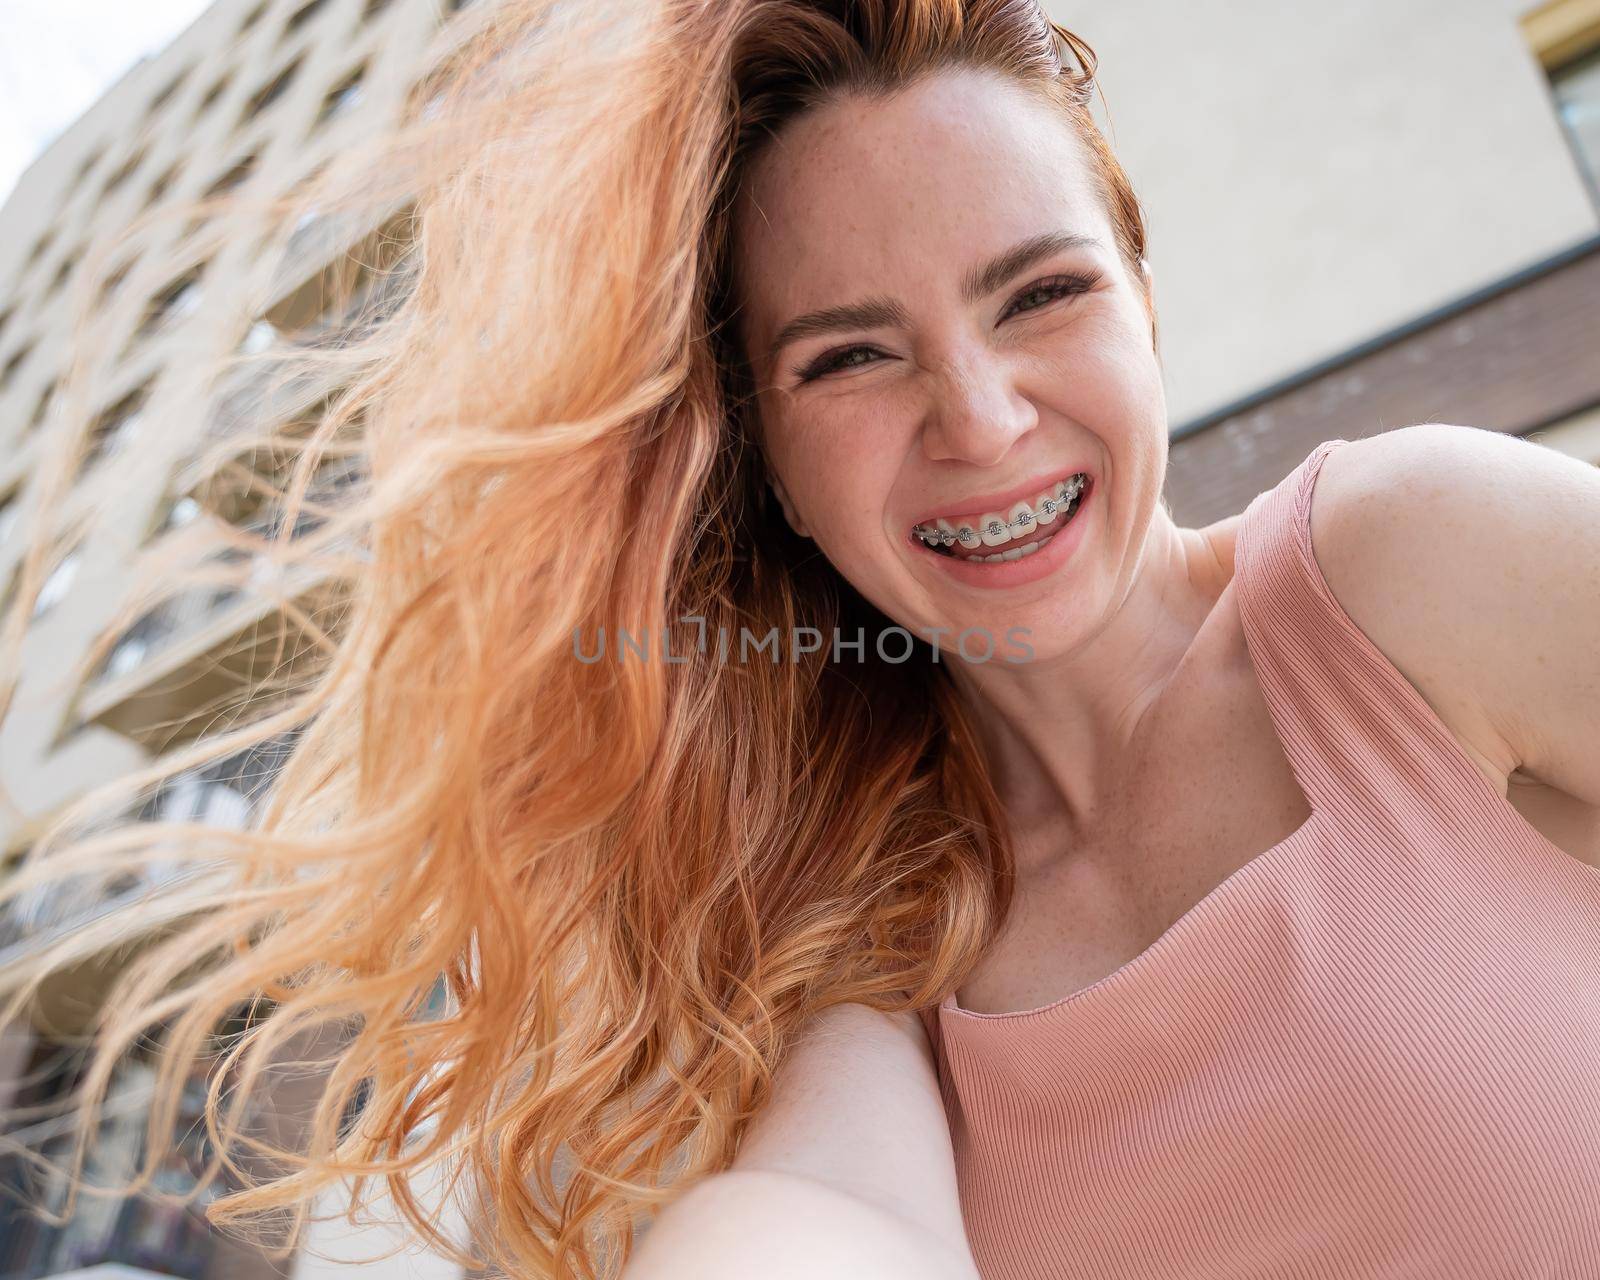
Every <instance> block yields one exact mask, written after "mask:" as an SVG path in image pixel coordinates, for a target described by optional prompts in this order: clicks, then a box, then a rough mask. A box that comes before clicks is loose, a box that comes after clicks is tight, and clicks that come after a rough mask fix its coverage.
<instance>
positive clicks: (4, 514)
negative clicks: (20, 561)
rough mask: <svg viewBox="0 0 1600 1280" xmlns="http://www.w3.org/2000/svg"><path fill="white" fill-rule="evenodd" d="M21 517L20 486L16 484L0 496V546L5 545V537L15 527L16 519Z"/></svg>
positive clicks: (9, 534)
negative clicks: (8, 491)
mask: <svg viewBox="0 0 1600 1280" xmlns="http://www.w3.org/2000/svg"><path fill="white" fill-rule="evenodd" d="M21 518H22V486H20V485H18V486H17V487H16V488H15V489H13V490H12V491H11V492H10V493H8V494H6V496H5V497H3V498H0V547H3V546H5V544H6V539H7V538H9V537H10V536H11V534H12V532H13V531H14V530H15V529H16V527H17V521H18V520H20V519H21Z"/></svg>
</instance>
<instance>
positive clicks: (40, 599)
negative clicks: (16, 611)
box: [33, 547, 81, 618]
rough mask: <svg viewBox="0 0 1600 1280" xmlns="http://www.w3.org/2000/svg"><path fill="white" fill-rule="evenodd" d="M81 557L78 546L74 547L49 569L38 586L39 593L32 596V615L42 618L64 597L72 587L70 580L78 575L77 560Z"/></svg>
mask: <svg viewBox="0 0 1600 1280" xmlns="http://www.w3.org/2000/svg"><path fill="white" fill-rule="evenodd" d="M80 559H81V551H80V548H78V547H74V548H73V549H72V550H71V551H69V552H67V554H66V555H64V556H62V557H61V562H60V563H59V564H57V565H56V567H55V568H54V569H52V570H51V571H50V576H49V577H47V578H46V579H45V580H44V583H43V585H42V586H40V588H39V594H38V595H37V596H36V597H34V601H33V616H34V617H35V618H42V617H44V615H45V614H47V613H49V612H50V610H52V609H54V608H55V607H56V605H58V604H60V603H61V601H62V600H63V599H64V598H65V597H66V594H67V592H68V591H69V590H71V589H72V580H73V579H74V578H75V577H77V576H78V562H79V560H80Z"/></svg>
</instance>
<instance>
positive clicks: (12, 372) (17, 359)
mask: <svg viewBox="0 0 1600 1280" xmlns="http://www.w3.org/2000/svg"><path fill="white" fill-rule="evenodd" d="M32 350H33V343H31V342H30V343H28V344H26V345H25V346H24V347H23V348H22V350H21V351H18V352H17V353H16V354H15V355H13V356H12V357H11V358H10V359H8V360H7V361H6V362H5V364H3V365H0V391H4V390H5V389H6V388H7V387H9V386H10V385H11V380H12V379H13V378H15V377H16V376H17V370H18V369H20V368H22V363H23V361H25V360H26V359H27V358H28V354H29V353H30V352H31V351H32Z"/></svg>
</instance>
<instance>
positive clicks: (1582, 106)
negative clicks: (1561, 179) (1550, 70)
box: [1550, 49, 1600, 205]
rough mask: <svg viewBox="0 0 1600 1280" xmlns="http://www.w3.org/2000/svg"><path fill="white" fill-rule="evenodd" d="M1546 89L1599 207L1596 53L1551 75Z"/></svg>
mask: <svg viewBox="0 0 1600 1280" xmlns="http://www.w3.org/2000/svg"><path fill="white" fill-rule="evenodd" d="M1550 88H1551V91H1552V92H1553V93H1554V94H1555V99H1556V110H1557V111H1558V112H1559V113H1560V115H1561V123H1562V125H1563V127H1565V129H1566V131H1567V141H1568V142H1569V143H1570V144H1571V145H1572V150H1573V154H1574V155H1576V156H1577V159H1578V166H1579V168H1581V169H1582V170H1583V176H1584V178H1585V179H1586V180H1587V181H1588V183H1589V194H1590V195H1591V196H1593V197H1594V201H1595V203H1596V204H1597V205H1600V49H1595V50H1593V51H1592V52H1590V53H1589V54H1587V55H1586V56H1585V57H1582V58H1579V59H1578V60H1577V61H1575V62H1569V63H1568V64H1567V65H1566V66H1564V67H1562V68H1560V69H1559V70H1558V71H1556V72H1555V73H1554V74H1552V75H1551V77H1550Z"/></svg>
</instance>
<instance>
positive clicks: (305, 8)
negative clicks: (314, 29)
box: [283, 0, 328, 38]
mask: <svg viewBox="0 0 1600 1280" xmlns="http://www.w3.org/2000/svg"><path fill="white" fill-rule="evenodd" d="M327 4H328V0H307V2H306V3H305V4H303V5H301V6H300V7H299V8H298V9H296V10H295V11H294V12H293V13H291V14H290V15H289V20H288V21H287V22H285V23H284V24H283V34H284V37H285V38H287V37H289V36H291V35H293V34H294V33H295V32H296V31H298V30H300V28H301V27H303V26H305V25H306V23H308V22H310V21H311V19H313V18H314V17H316V16H317V14H318V13H319V12H321V11H322V10H323V9H325V8H326V7H327Z"/></svg>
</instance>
